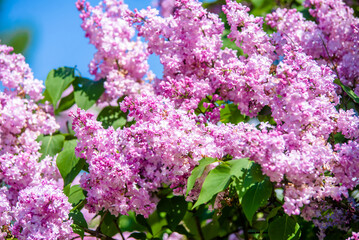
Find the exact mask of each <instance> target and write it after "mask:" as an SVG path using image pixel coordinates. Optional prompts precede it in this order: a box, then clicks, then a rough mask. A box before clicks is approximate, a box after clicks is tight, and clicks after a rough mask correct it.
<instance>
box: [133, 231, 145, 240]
mask: <svg viewBox="0 0 359 240" xmlns="http://www.w3.org/2000/svg"><path fill="white" fill-rule="evenodd" d="M129 238H135V239H141V240H145V239H146V234H145V233H142V232H134V233H131V235H130V236H129Z"/></svg>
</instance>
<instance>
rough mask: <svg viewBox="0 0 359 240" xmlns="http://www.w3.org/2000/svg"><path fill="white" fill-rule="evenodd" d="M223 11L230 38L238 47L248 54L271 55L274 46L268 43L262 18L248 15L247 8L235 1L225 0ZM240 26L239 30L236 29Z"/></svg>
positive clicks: (268, 39)
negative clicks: (229, 30) (229, 27)
mask: <svg viewBox="0 0 359 240" xmlns="http://www.w3.org/2000/svg"><path fill="white" fill-rule="evenodd" d="M226 3H227V4H226V5H225V6H223V12H224V13H225V14H226V16H227V21H228V24H229V25H230V26H231V32H230V34H229V35H228V37H229V38H230V39H233V40H235V43H236V45H237V46H238V47H241V48H242V49H243V51H244V53H246V54H248V55H252V54H260V55H267V56H268V55H269V56H271V55H272V53H273V51H274V46H273V45H272V44H271V43H270V38H269V36H268V34H267V33H266V32H265V31H264V30H263V28H262V25H263V18H261V17H254V16H253V15H249V14H248V12H249V10H250V9H249V8H248V7H246V6H243V5H242V4H240V3H237V2H236V1H232V0H227V1H226ZM238 28H240V31H238Z"/></svg>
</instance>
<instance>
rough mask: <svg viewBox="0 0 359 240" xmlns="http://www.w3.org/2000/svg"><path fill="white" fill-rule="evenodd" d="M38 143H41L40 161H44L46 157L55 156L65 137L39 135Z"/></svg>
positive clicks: (60, 148)
mask: <svg viewBox="0 0 359 240" xmlns="http://www.w3.org/2000/svg"><path fill="white" fill-rule="evenodd" d="M37 141H38V142H41V148H40V151H39V152H40V153H41V154H42V155H41V157H40V159H44V158H45V157H46V156H55V155H56V154H57V153H59V152H60V151H61V150H62V146H63V145H64V141H65V137H64V136H63V135H60V134H58V135H49V136H44V135H40V136H39V137H38V138H37Z"/></svg>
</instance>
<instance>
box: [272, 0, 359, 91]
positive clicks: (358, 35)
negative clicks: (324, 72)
mask: <svg viewBox="0 0 359 240" xmlns="http://www.w3.org/2000/svg"><path fill="white" fill-rule="evenodd" d="M304 6H306V7H309V8H310V9H309V12H310V14H311V15H312V16H313V17H314V18H315V19H316V22H317V24H316V23H314V22H312V21H307V20H305V19H304V17H303V15H302V13H299V12H297V11H296V10H294V9H291V10H287V9H277V10H276V11H275V12H273V13H272V14H269V15H267V17H266V20H267V21H268V24H269V25H270V26H271V27H273V28H276V29H277V30H278V33H279V34H283V35H285V36H287V37H288V38H289V39H290V40H288V41H292V42H295V43H296V44H297V45H298V46H301V47H303V49H304V51H305V53H307V54H309V55H311V56H313V58H315V59H317V61H318V62H319V63H324V64H325V65H329V66H330V67H331V68H332V69H333V70H335V71H336V72H337V74H338V76H337V77H338V78H339V79H340V80H341V81H342V82H343V84H344V85H346V86H349V87H351V88H353V89H354V91H355V92H356V93H358V89H359V88H358V85H357V81H358V77H359V71H358V69H359V67H358V59H359V52H358V49H359V48H358V46H359V31H358V28H359V19H358V18H355V17H354V16H353V9H351V8H349V7H348V6H346V5H345V4H344V2H343V1H341V0H330V1H326V0H325V1H324V0H306V1H305V2H304Z"/></svg>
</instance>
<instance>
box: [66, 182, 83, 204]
mask: <svg viewBox="0 0 359 240" xmlns="http://www.w3.org/2000/svg"><path fill="white" fill-rule="evenodd" d="M85 198H86V197H85V194H84V191H83V189H82V188H81V187H80V185H74V186H72V187H71V188H70V193H69V203H72V204H73V205H77V204H78V203H79V202H81V201H82V200H84V199H85Z"/></svg>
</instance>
